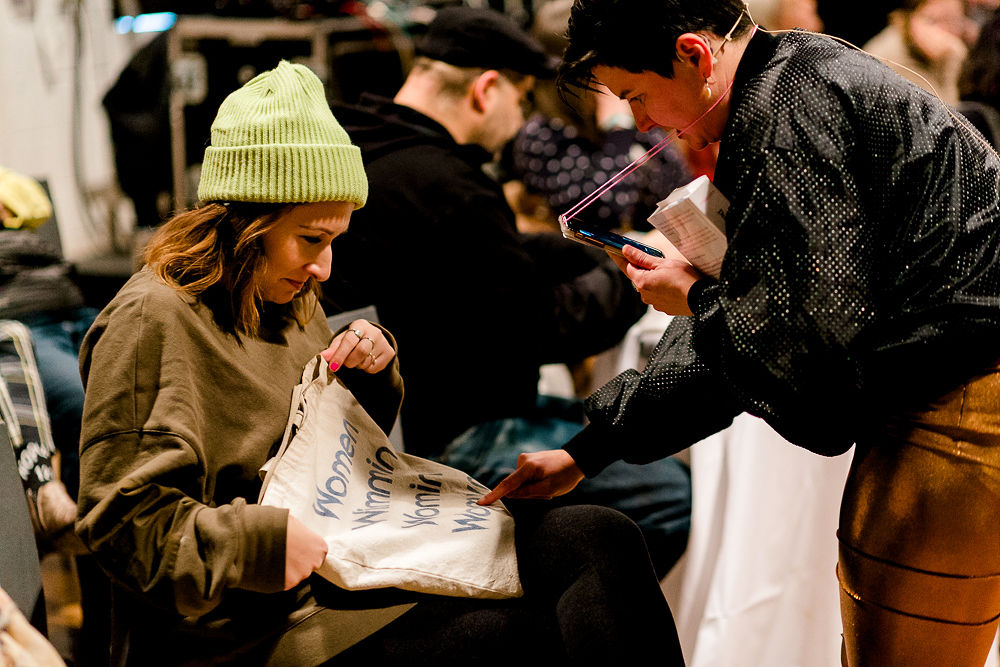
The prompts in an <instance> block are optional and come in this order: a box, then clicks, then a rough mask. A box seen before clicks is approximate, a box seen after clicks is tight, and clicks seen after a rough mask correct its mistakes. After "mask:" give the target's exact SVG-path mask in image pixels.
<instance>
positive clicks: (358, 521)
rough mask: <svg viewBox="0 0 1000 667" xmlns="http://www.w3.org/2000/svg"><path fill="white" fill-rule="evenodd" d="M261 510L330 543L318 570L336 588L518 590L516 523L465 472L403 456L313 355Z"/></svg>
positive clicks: (495, 593) (268, 467)
mask: <svg viewBox="0 0 1000 667" xmlns="http://www.w3.org/2000/svg"><path fill="white" fill-rule="evenodd" d="M261 474H262V475H263V477H264V483H263V487H262V489H261V493H260V498H259V502H260V503H261V504H263V505H273V506H276V507H285V508H287V509H288V510H289V511H290V512H291V514H292V515H293V516H295V517H296V518H298V519H299V520H300V521H302V522H303V523H304V524H305V525H306V526H308V527H309V528H311V529H312V530H314V531H316V532H317V533H319V534H320V535H322V536H323V537H324V538H325V539H326V543H327V545H328V547H329V551H328V553H327V557H326V562H325V563H323V566H322V567H321V568H320V569H319V570H318V574H320V575H321V576H323V577H325V578H326V579H328V580H329V581H331V582H333V583H334V584H336V585H337V586H340V587H341V588H345V589H349V590H360V589H368V588H384V587H390V586H394V587H397V588H402V589H405V590H410V591H419V592H424V593H436V594H439V595H451V596H459V597H478V598H507V597H517V596H520V595H521V593H522V590H521V583H520V579H519V577H518V572H517V558H516V555H515V552H514V519H513V517H512V516H511V515H510V513H509V512H508V510H507V508H506V507H504V506H503V504H502V503H501V502H499V501H498V502H495V503H493V504H492V505H490V506H488V507H481V506H479V505H477V504H476V500H477V499H479V498H480V497H482V495H483V494H484V493H486V491H487V490H488V489H487V488H486V487H485V486H483V485H482V484H480V483H479V482H477V481H476V480H474V479H472V478H471V477H469V476H468V475H466V474H465V473H464V472H462V471H460V470H457V469H455V468H451V467H448V466H446V465H443V464H440V463H436V462H434V461H429V460H427V459H422V458H420V457H417V456H412V455H410V454H406V453H404V452H397V451H396V450H395V449H393V447H392V445H391V444H390V442H389V438H388V437H387V436H386V435H385V433H383V432H382V430H381V429H380V428H379V427H378V426H377V425H376V424H375V422H374V421H373V420H372V418H371V417H369V416H368V413H367V412H365V410H364V408H362V407H361V405H360V404H359V403H358V401H357V399H355V398H354V395H353V394H351V392H350V391H349V390H348V389H347V387H346V386H344V383H343V382H342V381H341V380H340V378H338V377H337V376H336V375H335V374H334V373H333V372H332V371H330V370H329V367H328V365H327V364H326V363H325V362H324V361H323V359H322V357H320V356H317V357H315V358H314V359H312V360H311V361H310V362H309V363H308V364H307V365H306V368H305V370H304V371H303V374H302V383H301V384H300V385H298V386H297V387H296V388H295V391H294V393H293V397H292V408H291V411H290V414H289V419H288V424H287V426H286V427H285V435H284V437H283V439H282V442H281V446H280V448H279V450H278V453H277V454H276V455H275V456H274V457H273V458H272V459H271V460H269V461H268V462H267V463H266V464H265V465H264V467H263V468H262V469H261Z"/></svg>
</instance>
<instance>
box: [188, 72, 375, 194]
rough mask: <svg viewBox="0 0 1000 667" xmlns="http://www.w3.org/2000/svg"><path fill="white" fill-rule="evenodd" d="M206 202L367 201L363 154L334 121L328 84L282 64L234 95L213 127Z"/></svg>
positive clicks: (205, 166) (201, 187) (202, 188)
mask: <svg viewBox="0 0 1000 667" xmlns="http://www.w3.org/2000/svg"><path fill="white" fill-rule="evenodd" d="M198 198H199V199H201V200H202V201H206V202H207V201H249V202H274V203H285V202H288V203H297V202H320V201H351V202H354V204H355V207H356V208H361V207H362V206H364V205H365V201H366V200H367V199H368V179H367V178H366V177H365V169H364V165H363V164H362V162H361V149H359V148H358V147H357V146H354V145H352V144H351V139H350V137H348V136H347V132H345V131H344V128H342V127H341V126H340V123H338V122H337V119H336V118H334V117H333V112H332V111H330V106H329V105H328V104H327V101H326V96H325V95H324V92H323V82H322V81H320V80H319V78H318V77H317V76H316V75H315V74H313V73H312V71H311V70H310V69H309V68H308V67H305V66H304V65H294V64H292V63H290V62H288V61H285V60H283V61H281V62H280V63H279V64H278V66H277V67H276V68H274V69H273V70H270V71H267V72H263V73H262V74H258V75H257V76H255V77H254V78H253V79H251V80H250V81H248V82H247V83H246V85H244V86H243V87H242V88H240V89H239V90H237V91H235V92H233V93H231V94H230V95H229V97H227V98H226V99H225V101H223V103H222V106H221V107H219V113H218V115H217V116H216V117H215V122H213V123H212V145H211V146H209V147H208V148H206V149H205V160H204V162H203V163H202V167H201V182H200V183H199V184H198Z"/></svg>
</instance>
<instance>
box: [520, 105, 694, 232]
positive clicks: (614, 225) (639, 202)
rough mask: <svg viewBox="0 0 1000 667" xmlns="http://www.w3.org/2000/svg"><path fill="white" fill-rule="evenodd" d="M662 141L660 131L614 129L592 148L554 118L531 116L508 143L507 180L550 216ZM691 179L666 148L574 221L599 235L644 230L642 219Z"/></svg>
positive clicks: (588, 141)
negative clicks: (542, 203) (537, 199)
mask: <svg viewBox="0 0 1000 667" xmlns="http://www.w3.org/2000/svg"><path fill="white" fill-rule="evenodd" d="M664 136H665V135H664V134H663V132H662V131H660V130H655V131H653V132H637V131H636V130H634V129H616V130H611V131H609V132H606V133H605V134H604V142H603V144H601V145H598V144H595V143H594V142H593V141H591V140H589V139H587V138H586V137H584V136H582V135H581V134H580V133H579V132H578V131H577V129H576V128H575V127H573V126H572V125H567V124H566V123H565V122H564V121H563V120H562V119H560V118H551V117H548V116H545V115H543V114H535V115H533V116H532V117H531V118H529V119H528V122H527V123H525V125H524V127H523V128H522V129H521V132H520V133H519V134H518V136H517V138H516V139H515V141H514V149H513V169H514V174H513V176H514V177H515V178H519V179H520V180H521V182H523V183H524V186H525V188H526V189H527V190H528V191H529V192H531V193H534V194H539V195H542V196H543V197H545V200H546V203H547V204H548V206H549V208H550V209H551V211H552V213H553V214H554V215H559V214H562V213H565V212H566V211H568V210H569V209H570V208H572V207H573V206H574V205H575V204H576V203H577V202H579V201H580V200H581V199H583V198H584V197H586V196H587V195H589V194H590V193H592V192H593V191H594V190H596V189H597V188H598V187H600V186H601V185H603V184H604V182H605V181H607V180H608V179H609V178H611V177H612V176H614V175H615V174H617V173H618V172H619V171H621V170H622V169H624V168H625V167H627V166H628V165H629V164H631V163H632V162H633V161H634V160H636V159H637V158H639V157H641V156H642V155H643V154H645V153H646V151H648V150H649V149H650V148H652V147H653V146H655V145H656V144H657V143H659V141H660V140H661V139H663V137H664ZM691 178H692V177H691V174H690V171H689V170H688V168H687V166H686V164H685V163H684V160H683V159H682V158H681V157H680V155H679V154H678V153H677V152H676V151H675V150H674V149H673V148H667V149H665V150H663V151H660V152H659V153H658V154H657V155H656V156H655V157H653V158H652V159H651V160H650V161H649V162H648V163H647V164H645V165H643V166H642V167H641V168H640V169H637V170H636V171H634V172H632V173H631V174H629V175H628V176H627V177H626V178H625V179H623V180H622V181H621V182H620V183H618V184H617V185H616V186H615V187H613V188H611V189H609V190H608V191H607V192H605V193H604V194H602V195H601V196H600V197H598V199H597V201H595V202H594V203H593V204H592V205H591V206H589V207H587V208H586V209H585V210H584V211H582V212H581V213H580V215H579V219H580V220H582V221H584V222H586V223H588V224H589V225H591V226H594V227H597V228H599V229H620V228H624V229H644V230H645V229H650V225H649V223H648V222H647V221H646V218H648V217H649V215H650V214H651V213H652V212H653V211H655V210H656V204H657V203H658V202H659V201H660V200H662V199H664V198H665V197H666V196H667V195H669V194H670V193H671V192H672V191H673V190H674V188H677V187H679V186H681V185H684V184H686V183H688V182H689V181H690V180H691Z"/></svg>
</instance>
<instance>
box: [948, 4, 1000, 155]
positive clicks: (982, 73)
mask: <svg viewBox="0 0 1000 667" xmlns="http://www.w3.org/2000/svg"><path fill="white" fill-rule="evenodd" d="M958 94H959V97H960V98H961V99H960V101H959V103H958V110H959V111H961V112H962V114H964V115H965V117H966V118H968V119H969V121H971V122H972V124H973V125H975V126H976V129H978V130H979V131H980V132H982V134H983V136H984V137H986V138H987V139H988V140H989V141H990V142H991V143H992V144H993V147H994V148H997V147H1000V9H997V10H994V12H993V14H992V16H991V18H990V19H989V20H988V21H986V22H985V23H984V24H983V26H982V28H981V29H980V31H979V36H978V39H977V40H976V42H975V43H974V44H973V45H972V48H971V49H969V55H968V57H967V58H966V59H965V63H963V65H962V72H961V74H960V75H959V78H958Z"/></svg>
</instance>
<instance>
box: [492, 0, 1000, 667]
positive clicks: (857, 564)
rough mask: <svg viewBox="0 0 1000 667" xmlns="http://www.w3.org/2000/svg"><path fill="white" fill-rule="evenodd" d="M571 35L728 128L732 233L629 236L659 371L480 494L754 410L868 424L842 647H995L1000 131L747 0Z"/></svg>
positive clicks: (880, 656)
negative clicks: (673, 248) (710, 265)
mask: <svg viewBox="0 0 1000 667" xmlns="http://www.w3.org/2000/svg"><path fill="white" fill-rule="evenodd" d="M569 39H570V46H569V48H568V49H567V51H566V55H565V62H564V64H563V66H562V68H561V71H560V75H561V81H562V82H563V84H564V85H566V86H573V85H582V86H593V85H594V84H595V83H602V84H604V85H606V86H607V87H608V88H609V89H610V90H611V91H612V93H614V94H615V95H618V96H619V97H621V98H623V99H626V100H628V101H629V103H630V105H631V108H632V112H633V115H634V116H635V119H636V125H637V127H638V128H639V129H641V130H646V129H649V128H651V127H656V126H659V127H663V128H666V129H678V130H679V131H680V135H681V138H682V139H685V140H686V141H688V143H689V144H691V145H692V147H694V148H701V147H704V146H707V145H709V144H713V143H716V142H718V143H719V146H720V149H719V162H718V166H717V169H716V174H715V185H716V186H717V187H718V188H719V190H721V191H722V193H723V194H724V195H725V196H726V197H727V198H728V199H729V202H730V208H729V211H728V215H727V218H726V228H727V229H726V234H727V237H728V243H729V246H728V250H727V252H726V255H725V258H724V260H723V264H722V270H721V275H720V276H719V278H718V279H715V278H712V277H708V276H705V275H703V274H701V273H700V272H698V271H697V270H696V269H694V268H693V267H691V266H689V265H687V264H686V263H684V262H681V261H672V260H669V259H668V260H657V259H655V258H650V257H649V256H647V255H643V254H642V253H638V252H631V251H628V250H627V251H626V255H625V260H623V261H621V262H620V264H619V266H620V267H621V268H622V270H623V271H625V272H626V273H627V274H628V276H629V278H631V279H632V281H633V283H634V284H635V285H636V287H637V289H639V291H640V293H641V294H642V296H643V299H644V300H645V301H646V302H647V303H649V304H652V305H653V306H654V307H655V308H657V309H658V310H661V311H663V312H666V313H669V314H671V315H675V316H678V317H675V318H674V319H673V320H672V322H671V324H670V326H669V327H668V329H667V331H666V333H665V334H664V336H663V339H662V340H661V341H660V344H659V345H658V347H657V349H656V350H655V351H654V352H653V354H652V355H651V357H650V359H649V362H648V363H647V365H646V367H645V369H644V370H643V372H642V373H637V372H635V371H626V372H625V373H622V374H621V375H619V376H618V377H616V378H614V379H613V380H611V381H610V382H609V383H608V384H606V385H605V386H604V387H602V388H601V389H600V390H598V391H597V392H596V393H595V394H594V395H593V396H591V397H590V398H589V399H588V401H587V413H588V418H589V420H590V425H589V426H588V427H587V428H586V429H584V431H583V432H581V433H580V434H579V435H578V436H577V437H575V438H574V439H573V440H572V441H571V442H569V443H567V444H566V446H565V447H564V448H563V449H561V450H555V451H549V452H540V453H537V454H532V455H526V456H523V457H522V459H521V461H520V462H519V468H518V470H517V471H516V472H515V473H513V474H512V475H511V477H509V478H508V479H507V480H505V481H504V482H502V483H501V484H500V485H499V486H498V487H497V488H496V489H495V490H494V491H493V492H492V493H491V494H489V495H488V496H487V497H486V498H485V499H484V501H487V502H488V501H492V500H493V499H495V498H496V497H500V496H503V495H506V496H510V497H551V496H553V495H560V494H562V493H565V492H566V491H567V490H568V489H571V488H572V487H573V486H574V485H575V484H576V483H577V482H578V481H579V480H580V479H581V478H582V477H583V476H584V475H587V476H593V475H596V474H597V473H598V472H600V471H601V470H602V469H603V468H604V467H605V466H606V465H608V463H609V462H611V461H613V460H616V459H618V458H623V459H625V460H626V461H631V462H637V463H641V462H646V461H652V460H655V459H657V458H659V457H662V456H665V455H668V454H671V453H673V452H676V451H679V450H681V449H683V448H684V447H687V446H688V445H691V444H694V443H695V442H697V441H698V440H700V439H702V438H704V437H706V436H708V435H710V434H712V433H715V432H717V431H719V430H721V429H723V428H725V427H726V426H728V425H729V424H730V423H731V421H732V419H733V418H734V417H735V416H736V415H738V414H740V413H741V412H748V413H750V414H753V415H756V416H758V417H761V418H763V419H764V420H766V421H767V422H768V423H769V424H770V425H771V426H772V427H773V428H774V429H775V430H777V431H778V432H779V433H780V434H781V435H783V436H784V437H785V438H786V439H788V440H789V441H790V442H792V443H794V444H796V445H799V446H802V447H805V448H807V449H809V450H811V451H814V452H816V453H818V454H822V455H827V456H832V455H836V454H840V453H843V452H846V451H847V450H848V449H850V448H851V447H852V446H856V449H855V453H854V462H853V466H852V469H851V472H850V475H849V478H848V481H847V485H846V488H845V493H844V499H843V504H842V507H841V519H840V529H839V531H838V536H839V538H840V542H841V549H840V562H839V565H838V576H839V579H840V584H841V611H842V616H843V620H844V636H845V648H846V651H845V664H850V665H852V667H857V666H858V665H906V666H907V667H913V666H915V665H928V666H930V665H934V666H935V667H938V666H940V665H946V664H947V665H971V664H977V665H981V664H983V662H984V661H985V658H986V655H987V653H988V651H989V647H990V644H991V642H992V640H993V637H994V635H995V633H996V630H997V621H998V618H1000V512H998V511H997V507H998V506H1000V370H998V368H1000V160H998V157H997V154H996V152H994V151H993V150H992V148H991V147H990V146H989V144H988V143H987V142H986V141H985V140H984V139H983V138H982V136H980V135H979V134H978V133H976V132H975V131H974V130H972V129H970V126H969V125H968V123H966V122H964V121H963V119H961V118H960V117H958V116H957V115H956V114H954V113H953V112H952V111H951V110H950V109H948V108H947V107H946V106H945V105H944V104H943V103H942V102H941V101H940V100H938V99H937V98H935V97H934V96H933V95H932V94H930V93H927V92H925V91H923V90H921V89H919V88H918V87H916V86H914V85H913V84H911V83H908V82H906V81H905V80H903V79H902V78H901V77H899V76H898V75H896V74H895V73H893V72H892V71H891V70H890V69H889V68H888V67H886V66H885V65H883V64H882V63H880V62H878V61H877V60H876V59H875V58H872V57H870V56H868V55H867V54H865V53H863V52H860V51H858V50H855V49H851V48H849V47H847V46H845V45H842V44H840V43H838V42H837V41H835V40H833V39H830V38H828V37H824V36H819V35H814V34H811V33H805V32H800V31H792V32H787V33H783V34H770V33H767V32H766V31H764V30H762V29H759V28H758V26H756V25H754V24H753V21H752V18H751V17H750V16H749V14H748V13H747V12H746V10H745V7H744V5H743V3H742V2H740V1H739V0H725V1H721V2H714V3H703V2H699V1H698V0H668V1H663V0H629V2H623V1H621V0H577V2H576V4H575V6H574V9H573V14H572V18H571V22H570V29H569ZM664 44H672V45H674V48H673V49H670V50H666V49H664V48H663V45H664ZM626 260H627V261H626Z"/></svg>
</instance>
